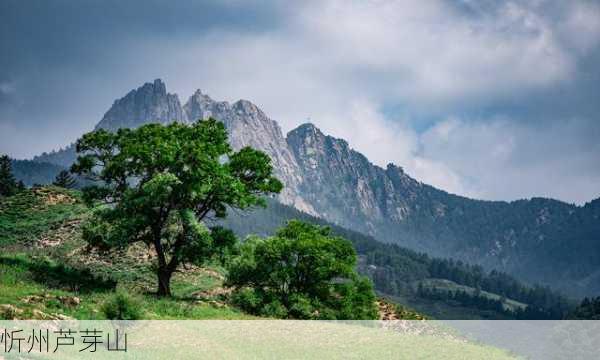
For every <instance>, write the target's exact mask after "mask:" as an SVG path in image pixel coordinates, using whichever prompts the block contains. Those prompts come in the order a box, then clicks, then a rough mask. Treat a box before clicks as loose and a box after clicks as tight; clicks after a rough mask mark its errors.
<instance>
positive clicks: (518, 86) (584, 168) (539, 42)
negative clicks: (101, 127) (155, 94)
mask: <svg viewBox="0 0 600 360" xmlns="http://www.w3.org/2000/svg"><path fill="white" fill-rule="evenodd" d="M23 4H24V5H23ZM141 4H142V3H141V2H135V1H131V2H125V3H124V2H120V1H115V2H111V3H109V4H108V5H107V4H106V3H102V4H91V5H90V6H91V7H81V6H78V5H77V4H76V3H74V2H70V1H64V2H61V1H58V2H56V3H53V4H52V5H48V6H46V5H44V4H42V3H40V5H39V7H38V8H35V9H34V8H32V7H31V6H30V5H27V4H26V3H21V2H4V3H2V4H1V5H0V6H3V7H5V8H4V9H0V14H4V16H3V18H2V19H1V20H3V21H0V43H1V44H2V45H0V46H1V49H0V50H1V51H2V52H3V53H11V54H13V55H12V56H11V57H2V58H0V69H2V70H0V71H2V72H6V75H5V74H2V73H0V80H2V81H4V79H10V84H13V85H14V91H12V92H11V95H10V97H8V98H7V99H8V101H3V102H2V103H0V123H3V124H4V127H3V129H4V130H6V131H3V132H2V134H0V144H1V146H2V149H0V151H9V152H11V153H12V154H14V155H16V156H32V155H35V154H37V153H39V152H41V151H47V150H50V149H48V146H49V145H48V144H56V145H55V146H54V147H58V146H61V145H64V144H66V143H69V142H71V141H73V140H74V139H75V138H76V137H77V136H78V135H79V134H81V132H83V131H86V130H89V129H91V128H93V126H94V124H95V123H96V122H97V121H99V119H100V118H101V117H102V114H103V112H104V111H106V110H107V109H108V107H109V106H110V104H111V103H112V101H113V100H114V99H115V98H117V97H119V96H122V95H123V94H125V93H126V92H128V91H129V90H130V89H132V88H135V87H137V86H139V85H140V84H141V83H143V82H146V81H150V80H152V79H154V78H157V77H160V78H163V79H164V80H165V81H166V83H167V86H168V88H169V90H170V91H175V92H177V93H179V94H180V96H181V97H182V100H183V101H185V100H186V97H187V96H189V95H190V94H191V93H192V92H193V91H194V90H195V89H196V88H201V89H202V90H203V91H204V92H206V93H208V94H210V95H211V96H213V97H214V98H216V99H227V100H237V99H238V98H245V99H248V100H251V101H253V102H255V103H256V104H258V105H259V106H260V107H262V108H263V110H264V111H265V112H266V113H267V114H269V115H270V116H271V117H273V118H274V119H275V120H277V121H278V122H279V123H280V124H281V125H282V127H283V129H284V131H287V130H290V129H292V128H293V127H295V126H297V125H299V124H300V123H303V122H306V121H307V119H308V118H310V119H311V121H312V122H314V123H316V124H317V125H318V126H319V127H321V128H322V129H323V130H324V131H325V132H327V133H330V134H332V135H334V136H337V137H343V138H345V139H347V140H348V141H349V143H350V145H351V146H353V147H355V148H356V149H357V150H359V151H361V152H363V153H365V154H366V155H367V156H368V157H369V158H370V159H372V160H373V161H374V162H376V163H377V164H380V165H385V163H387V162H395V163H397V164H399V165H401V166H404V167H405V168H406V170H407V171H408V172H409V173H410V174H413V175H414V176H415V177H417V178H418V179H419V180H422V181H424V182H428V183H432V184H434V185H436V186H439V187H441V188H443V189H446V190H449V191H451V192H456V193H460V194H466V195H470V196H476V197H482V198H493V199H497V198H506V199H514V198H517V197H526V196H530V195H544V196H555V197H559V198H561V199H565V200H570V201H578V202H581V201H584V200H586V199H588V200H589V199H590V198H592V197H594V196H598V193H599V191H598V189H597V188H596V187H595V186H594V185H593V182H594V181H595V180H597V172H596V170H595V169H596V168H597V166H594V165H593V164H594V161H596V163H597V162H598V160H600V159H599V158H600V155H599V154H600V152H598V151H597V150H598V148H597V147H595V146H593V145H590V143H589V139H590V138H591V136H590V134H597V132H598V129H599V128H600V122H598V121H597V120H598V119H597V114H598V113H600V103H598V102H597V101H595V98H596V95H595V94H597V92H598V80H600V71H599V70H600V69H599V68H598V66H597V63H598V60H599V58H600V49H599V42H600V4H598V3H597V2H592V1H585V0H574V1H569V2H563V1H550V0H535V1H524V0H523V1H520V0H512V1H502V2H499V1H495V0H478V1H474V0H462V1H450V0H431V1H418V0H404V1H392V0H373V1H338V0H322V1H316V0H314V1H305V2H293V3H289V2H286V3H281V2H276V1H274V2H268V1H267V2H264V1H263V2H239V1H227V2H212V1H209V2H202V3H198V2H191V1H190V2H186V1H181V2H178V3H177V4H176V5H166V4H164V3H163V2H160V1H149V2H144V3H143V4H144V5H143V6H142V5H141ZM99 12H103V13H104V16H97V14H98V13H99ZM6 14H9V16H7V15H6ZM0 16H1V15H0ZM17 33H18V34H20V36H18V37H17V36H16V35H15V34H17ZM8 74H10V77H8V76H7V75H8ZM2 83H3V84H4V82H2ZM2 96H3V95H2ZM389 109H392V110H389ZM8 125H10V126H8ZM23 134H31V135H30V136H31V138H32V139H37V138H43V141H27V142H24V143H27V146H18V144H15V142H14V141H11V138H15V136H26V135H23ZM581 143H585V144H588V145H587V147H586V146H582V145H580V144H581ZM540 149H542V150H543V151H542V150H540ZM556 149H560V151H558V150H556ZM549 154H552V156H549ZM573 159H575V160H573ZM563 162H564V163H563ZM549 174H554V175H549ZM556 174H558V175H556ZM535 179H544V180H545V182H544V184H541V185H540V186H535ZM567 189H572V190H567Z"/></svg>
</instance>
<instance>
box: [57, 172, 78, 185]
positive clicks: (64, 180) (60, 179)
mask: <svg viewBox="0 0 600 360" xmlns="http://www.w3.org/2000/svg"><path fill="white" fill-rule="evenodd" d="M52 185H55V186H60V187H63V188H65V189H72V188H74V187H75V185H77V180H75V179H74V178H73V176H71V173H70V172H69V171H67V170H61V171H60V172H59V173H58V174H57V175H56V178H54V181H53V182H52Z"/></svg>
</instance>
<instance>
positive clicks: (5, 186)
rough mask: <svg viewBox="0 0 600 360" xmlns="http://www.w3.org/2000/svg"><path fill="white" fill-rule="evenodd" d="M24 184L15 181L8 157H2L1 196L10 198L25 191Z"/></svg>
mask: <svg viewBox="0 0 600 360" xmlns="http://www.w3.org/2000/svg"><path fill="white" fill-rule="evenodd" d="M24 187H25V185H23V182H21V181H19V182H17V180H16V179H15V176H14V175H13V173H12V164H11V161H10V158H9V157H8V155H2V156H0V196H10V195H14V194H15V193H17V192H18V191H19V190H21V189H23V188H24Z"/></svg>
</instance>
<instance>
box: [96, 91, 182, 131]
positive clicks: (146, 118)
mask: <svg viewBox="0 0 600 360" xmlns="http://www.w3.org/2000/svg"><path fill="white" fill-rule="evenodd" d="M172 121H180V122H187V117H186V115H185V113H184V112H183V109H182V108H181V104H180V102H179V98H178V97H177V95H175V94H169V93H167V87H166V85H165V83H163V82H162V81H161V80H160V79H156V80H154V82H153V83H146V84H144V85H142V86H141V87H139V88H137V89H136V90H131V91H130V92H129V93H128V94H127V95H125V97H123V98H121V99H119V100H117V101H115V102H114V104H113V105H112V107H111V108H110V109H109V110H108V111H107V112H106V114H104V117H103V118H102V120H100V122H99V123H98V124H97V125H96V129H106V130H111V131H114V130H117V129H119V128H122V127H128V128H134V127H138V126H140V125H143V124H146V123H151V122H157V123H162V124H165V123H169V122H172Z"/></svg>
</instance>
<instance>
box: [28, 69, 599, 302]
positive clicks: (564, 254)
mask: <svg viewBox="0 0 600 360" xmlns="http://www.w3.org/2000/svg"><path fill="white" fill-rule="evenodd" d="M209 116H212V117H215V118H216V119H219V120H221V121H223V122H224V123H225V125H226V127H227V129H228V130H229V133H230V140H231V144H232V146H233V147H234V148H235V149H239V148H241V147H243V146H253V147H255V148H258V149H261V150H263V151H265V152H266V153H267V154H269V156H270V157H271V159H272V161H273V164H274V167H275V171H276V175H277V176H278V177H279V178H280V179H281V180H282V181H283V182H284V184H285V185H286V187H285V191H284V192H283V193H282V194H281V195H280V196H279V200H280V201H281V202H282V203H284V204H288V205H292V206H294V207H296V208H297V209H299V210H302V211H304V212H306V213H309V214H311V215H315V216H319V217H321V218H323V219H325V220H327V221H330V222H332V223H335V224H337V225H340V226H343V227H346V228H348V229H351V230H355V231H359V232H362V233H365V234H368V235H371V236H373V237H375V238H377V239H378V240H380V241H383V242H388V243H395V244H401V245H403V246H407V247H410V248H412V249H416V250H419V251H423V252H427V253H429V254H432V255H435V256H443V257H452V258H455V259H460V260H464V261H467V262H469V263H476V264H480V265H483V266H484V267H485V268H486V269H492V268H495V269H498V270H501V271H505V272H508V273H510V274H513V275H515V276H517V277H519V278H520V279H522V280H525V281H529V282H541V283H544V284H550V285H552V286H554V287H556V288H560V289H563V290H565V291H568V292H569V293H570V294H574V295H594V294H597V293H600V225H599V224H600V222H599V221H598V214H599V210H598V208H599V205H598V204H599V203H600V200H595V201H594V202H592V203H589V204H586V205H585V206H575V205H572V204H567V203H564V202H561V201H557V200H552V199H544V198H533V199H530V200H519V201H513V202H504V201H482V200H474V199H469V198H465V197H462V196H457V195H453V194H449V193H447V192H445V191H443V190H440V189H436V188H434V187H432V186H429V185H427V184H423V183H421V182H419V181H417V180H415V179H413V178H412V177H410V175H408V174H406V173H405V172H404V171H403V169H402V168H401V167H399V166H396V165H394V164H389V165H388V166H387V167H386V168H385V169H384V168H381V167H379V166H376V165H374V164H372V163H371V162H369V160H368V159H367V158H366V157H365V156H364V155H362V154H360V153H359V152H357V151H355V150H353V149H352V148H351V147H350V146H349V144H348V143H347V142H346V141H344V140H342V139H336V138H334V137H331V136H327V135H325V134H323V133H322V132H321V131H320V130H319V129H318V128H316V127H315V126H314V125H312V124H303V125H301V126H299V127H298V128H296V129H294V130H292V131H290V132H289V133H288V134H287V136H284V135H283V134H282V131H281V129H280V127H279V125H278V124H277V122H275V121H274V120H272V119H270V118H269V117H268V116H267V115H266V114H264V112H263V111H261V110H260V109H259V108H258V107H257V106H256V105H254V104H252V103H251V102H249V101H246V100H239V101H237V102H234V103H232V104H230V103H229V102H226V101H215V100H213V99H211V98H210V97H209V96H208V95H206V94H203V93H202V92H201V91H200V90H198V91H196V92H195V93H194V94H193V95H192V96H191V97H190V98H189V99H188V101H187V102H186V103H185V104H184V105H183V106H182V105H181V103H180V101H179V98H178V97H177V95H175V94H169V93H167V90H166V86H165V84H164V83H163V82H162V81H161V80H155V81H154V82H152V83H146V84H144V85H143V86H141V87H139V88H138V89H135V90H132V91H131V92H130V93H128V94H127V95H126V96H125V97H123V98H122V99H119V100H117V101H115V103H114V104H113V105H112V107H111V108H110V109H109V110H108V112H107V113H106V114H105V115H104V117H103V118H102V120H101V121H100V122H99V123H98V125H97V126H96V128H104V129H108V130H115V129H117V128H118V127H120V126H128V127H137V126H140V125H142V124H145V123H149V122H161V123H166V122H169V121H181V122H190V121H195V120H197V119H205V118H207V117H209ZM74 159H75V151H74V149H73V146H69V147H67V148H66V149H64V150H61V151H58V152H53V153H50V154H42V155H41V156H39V157H36V158H35V159H34V160H35V161H37V162H46V163H51V164H56V165H60V166H68V165H69V164H70V163H72V162H73V161H74Z"/></svg>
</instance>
